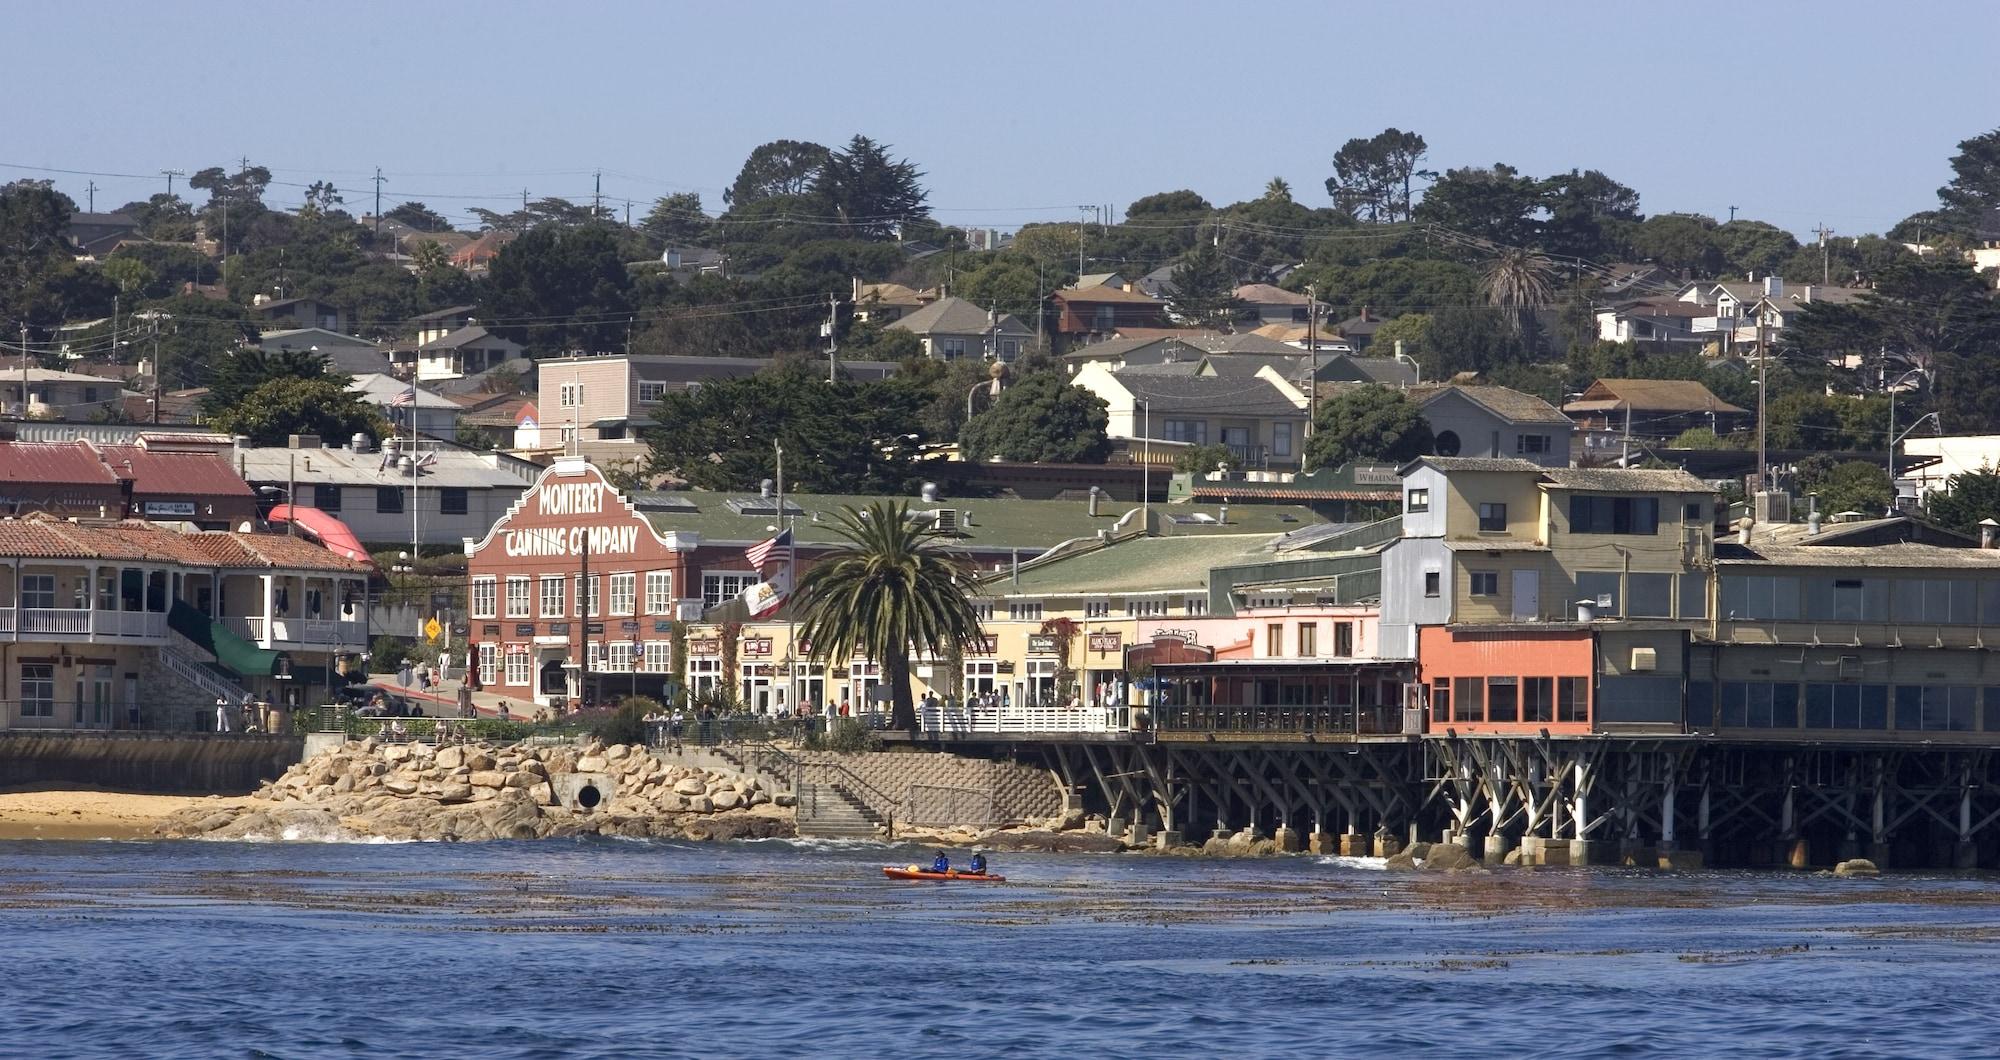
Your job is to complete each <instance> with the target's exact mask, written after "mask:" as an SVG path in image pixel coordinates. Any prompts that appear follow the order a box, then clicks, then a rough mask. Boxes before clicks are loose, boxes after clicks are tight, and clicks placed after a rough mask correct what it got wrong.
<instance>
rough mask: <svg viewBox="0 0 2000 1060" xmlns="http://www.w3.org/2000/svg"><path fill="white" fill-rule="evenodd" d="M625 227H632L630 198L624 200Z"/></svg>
mask: <svg viewBox="0 0 2000 1060" xmlns="http://www.w3.org/2000/svg"><path fill="white" fill-rule="evenodd" d="M625 227H627V228H630V227H632V200H630V199H626V200H625Z"/></svg>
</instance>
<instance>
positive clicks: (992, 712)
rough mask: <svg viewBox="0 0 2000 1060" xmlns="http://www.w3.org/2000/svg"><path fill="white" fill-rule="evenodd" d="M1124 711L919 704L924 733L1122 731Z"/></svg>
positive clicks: (1093, 708) (1087, 708) (919, 715)
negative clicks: (928, 705) (921, 705)
mask: <svg viewBox="0 0 2000 1060" xmlns="http://www.w3.org/2000/svg"><path fill="white" fill-rule="evenodd" d="M1124 714H1125V711H1124V710H1122V709H1119V708H1115V707H1113V708H1105V707H969V706H952V707H943V706H940V707H930V708H925V707H918V708H917V722H918V724H919V725H921V726H922V727H923V729H924V731H925V732H932V733H941V734H943V735H946V736H954V735H971V734H973V733H1041V732H1124V731H1125V723H1124Z"/></svg>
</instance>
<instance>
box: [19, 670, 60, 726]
mask: <svg viewBox="0 0 2000 1060" xmlns="http://www.w3.org/2000/svg"><path fill="white" fill-rule="evenodd" d="M21 716H22V717H24V718H53V717H55V716H56V668H55V667H53V666H50V665H47V664H45V663H37V664H32V665H24V666H22V667H21Z"/></svg>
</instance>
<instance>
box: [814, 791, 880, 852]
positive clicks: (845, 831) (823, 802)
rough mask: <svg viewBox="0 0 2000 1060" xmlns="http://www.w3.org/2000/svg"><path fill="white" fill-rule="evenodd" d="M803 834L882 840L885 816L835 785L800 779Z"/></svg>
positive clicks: (826, 837) (816, 837) (820, 836)
mask: <svg viewBox="0 0 2000 1060" xmlns="http://www.w3.org/2000/svg"><path fill="white" fill-rule="evenodd" d="M797 794H798V798H799V806H798V821H799V835H801V836H806V837H808V838H813V839H879V838H882V835H883V830H882V827H881V826H882V817H881V815H880V814H877V813H876V812H875V811H874V810H871V809H869V808H868V807H867V806H866V805H864V804H863V803H862V802H861V801H860V800H859V799H856V798H854V797H853V796H851V795H849V794H847V793H846V792H844V791H841V790H840V789H839V788H838V787H836V786H834V785H832V784H820V783H814V782H811V781H800V782H799V790H798V793H797Z"/></svg>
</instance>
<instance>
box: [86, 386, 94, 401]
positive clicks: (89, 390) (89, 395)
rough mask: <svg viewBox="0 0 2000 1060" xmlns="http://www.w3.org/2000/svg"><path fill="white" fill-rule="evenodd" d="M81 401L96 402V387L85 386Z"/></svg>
mask: <svg viewBox="0 0 2000 1060" xmlns="http://www.w3.org/2000/svg"><path fill="white" fill-rule="evenodd" d="M83 400H85V401H96V400H97V388H96V387H94V386H87V387H84V388H83Z"/></svg>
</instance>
